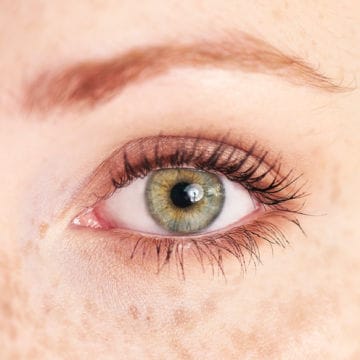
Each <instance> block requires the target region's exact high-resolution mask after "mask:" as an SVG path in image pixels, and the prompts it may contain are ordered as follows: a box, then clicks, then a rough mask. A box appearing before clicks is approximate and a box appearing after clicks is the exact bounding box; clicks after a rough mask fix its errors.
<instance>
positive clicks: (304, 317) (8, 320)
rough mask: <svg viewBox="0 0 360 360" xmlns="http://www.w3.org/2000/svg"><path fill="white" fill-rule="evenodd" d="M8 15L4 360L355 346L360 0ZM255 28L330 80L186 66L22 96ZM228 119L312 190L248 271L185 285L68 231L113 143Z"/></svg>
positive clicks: (9, 8) (193, 275) (126, 4)
mask: <svg viewBox="0 0 360 360" xmlns="http://www.w3.org/2000/svg"><path fill="white" fill-rule="evenodd" d="M0 9H1V11H0V54H1V59H0V70H1V82H0V163H1V169H2V171H1V178H0V204H1V205H0V234H1V235H0V358H1V359H84V358H85V359H103V358H104V359H323V358H326V359H354V360H355V359H359V358H360V345H359V344H360V341H359V339H360V306H359V304H360V281H359V279H360V276H359V275H360V229H359V225H358V224H359V221H358V217H359V209H358V204H359V203H360V192H359V190H358V187H359V185H358V184H359V180H358V171H359V169H360V157H359V153H360V136H359V134H360V121H359V118H360V91H359V90H358V88H357V83H358V79H359V77H360V65H359V59H360V4H359V2H357V1H354V0H347V1H341V2H339V1H334V0H327V1H322V0H317V1H301V2H300V1H283V0H274V1H251V2H249V1H242V0H237V1H232V0H226V1H223V0H222V1H220V0H210V1H200V0H199V1H198V0H186V1H175V0H171V1H169V0H167V1H164V0H152V1H147V2H140V1H139V2H135V1H130V0H122V1H112V0H104V1H100V0H91V1H90V0H89V1H86V0H79V1H76V2H69V1H51V2H49V1H42V0H27V1H21V0H11V1H10V0H5V1H2V2H1V5H0ZM244 33H246V34H249V35H250V36H254V37H256V38H257V39H261V40H262V41H266V42H267V43H270V44H271V46H273V47H275V48H276V49H279V50H280V51H281V52H282V53H284V54H288V55H289V56H291V57H296V58H297V59H300V58H301V59H303V60H304V61H306V63H307V64H311V67H312V68H314V69H315V70H316V71H317V73H318V74H322V75H323V76H324V77H325V76H326V79H328V80H329V81H331V83H332V84H333V85H334V86H333V87H332V86H327V87H326V86H325V88H321V84H323V83H321V81H320V83H319V86H315V87H314V86H308V84H307V83H308V81H306V80H309V79H308V78H306V79H305V80H304V77H302V81H293V79H292V80H291V79H288V77H289V76H290V75H291V74H290V73H286V72H284V73H281V76H278V75H276V74H275V76H273V75H274V74H270V73H267V74H264V73H263V71H254V69H251V71H250V70H249V69H246V68H244V66H242V68H236V69H235V68H234V67H233V66H222V65H221V66H220V65H219V64H218V63H215V64H212V65H207V66H195V67H194V66H191V65H190V64H188V63H186V61H185V64H184V61H183V64H182V65H183V66H178V67H174V68H172V69H171V70H170V69H167V68H166V71H163V70H164V69H163V68H161V71H159V74H157V76H151V77H150V76H144V78H141V81H135V82H134V83H131V84H128V86H127V87H126V89H123V90H122V91H121V93H116V94H114V96H112V97H111V99H107V100H109V101H104V102H102V103H101V104H97V105H96V106H95V105H94V104H90V106H89V104H85V105H84V104H83V103H82V104H75V105H74V104H72V103H71V102H70V101H68V103H66V101H65V103H64V104H61V105H60V106H55V107H53V108H50V106H52V104H53V100H51V101H50V102H49V101H47V102H43V103H41V104H40V105H41V106H38V108H35V107H34V106H33V102H32V101H30V102H29V101H28V100H29V98H31V96H30V95H31V94H29V89H30V91H32V92H35V90H36V87H35V88H31V85H32V84H33V81H34V79H38V76H39V75H41V74H42V73H43V72H44V71H45V72H46V71H49V72H50V73H51V72H52V71H55V72H56V71H57V69H62V68H64V67H65V68H68V67H69V66H70V68H71V66H73V65H76V64H79V63H82V62H83V61H92V60H101V61H106V60H107V59H109V58H112V57H114V56H115V55H116V56H118V55H119V54H120V55H121V54H124V53H127V52H129V51H130V50H131V49H133V48H146V47H149V46H158V45H162V44H176V43H179V42H181V43H182V44H188V43H199V42H201V41H204V40H206V41H217V42H218V41H219V39H224V38H227V37H229V36H230V37H231V38H232V39H238V38H239V37H238V35H234V34H244ZM240 37H241V36H240ZM322 78H323V77H321V79H322ZM40 80H41V79H40ZM40 82H41V81H40ZM39 86H40V85H39ZM45 92H46V91H45ZM37 95H38V94H37ZM40 95H42V96H44V93H43V94H40ZM35 99H36V96H35ZM32 100H34V97H33V98H32ZM29 104H30V106H29ZM44 104H45V105H44ZM229 130H230V140H231V141H232V142H233V143H234V142H235V141H236V139H238V138H240V137H241V138H242V139H245V141H249V142H255V141H256V142H258V143H259V144H261V146H262V147H264V148H266V149H268V150H269V151H271V153H272V155H274V156H276V155H278V154H281V158H282V161H283V163H284V165H285V166H286V167H287V168H290V169H291V168H294V169H296V171H297V172H298V173H303V174H304V175H303V177H304V179H305V180H306V181H307V184H306V190H307V192H308V193H309V194H310V195H309V196H308V198H307V203H306V207H305V210H306V212H307V213H308V214H311V215H310V216H303V217H301V218H300V221H301V224H302V227H303V229H304V231H305V232H306V237H305V236H304V235H303V234H302V233H301V232H300V231H298V229H296V228H295V227H291V226H287V227H285V229H284V232H286V235H287V238H288V240H289V242H290V245H289V246H287V247H286V248H285V249H283V248H280V247H274V249H273V252H272V250H271V248H270V247H269V246H267V245H266V244H263V245H264V246H260V252H261V260H262V264H258V265H257V266H256V267H254V266H253V265H250V266H249V267H248V269H247V272H246V274H244V275H243V274H242V273H241V271H239V265H238V263H237V262H236V261H233V260H231V259H225V260H224V263H225V267H226V280H225V279H224V278H223V277H222V276H218V275H217V274H216V273H215V275H212V274H211V271H207V272H205V273H203V272H201V271H197V270H192V269H191V265H190V266H189V267H190V269H189V275H188V276H187V278H186V279H185V280H184V279H182V278H179V277H178V276H177V274H176V272H174V271H171V270H169V271H165V272H162V273H160V274H155V273H154V272H150V271H149V272H148V271H144V269H142V268H141V266H140V265H139V264H138V265H133V264H130V263H128V262H126V261H122V259H121V258H119V257H117V255H116V254H115V253H112V252H111V251H109V249H107V250H106V249H104V247H103V246H102V245H101V244H102V241H101V239H100V236H99V235H97V234H96V233H95V232H92V231H91V230H89V231H87V232H86V235H84V232H82V231H75V230H74V229H73V228H71V227H68V226H67V225H68V224H69V223H70V222H71V219H72V218H71V216H70V214H72V215H76V214H74V213H72V212H71V209H75V208H77V207H79V206H81V204H80V205H79V204H77V203H75V200H74V194H76V193H77V192H79V191H81V189H82V187H83V186H84V184H85V183H86V181H87V179H88V177H89V176H90V174H91V173H92V172H93V171H94V170H95V169H96V167H97V166H98V165H99V164H100V163H101V162H102V161H104V160H105V159H106V158H108V156H109V155H110V154H111V153H112V151H114V150H115V149H117V148H118V147H119V146H122V145H124V144H125V143H126V142H128V141H131V140H134V139H136V138H139V137H145V136H156V135H158V134H159V133H168V134H173V135H183V134H185V133H186V134H193V135H202V136H213V135H214V134H224V135H226V134H229ZM68 209H70V210H69V211H68ZM65 210H66V211H65ZM134 211H136V209H134ZM101 236H103V237H104V238H105V237H106V235H101ZM85 240H86V241H85ZM105 240H106V239H104V241H105Z"/></svg>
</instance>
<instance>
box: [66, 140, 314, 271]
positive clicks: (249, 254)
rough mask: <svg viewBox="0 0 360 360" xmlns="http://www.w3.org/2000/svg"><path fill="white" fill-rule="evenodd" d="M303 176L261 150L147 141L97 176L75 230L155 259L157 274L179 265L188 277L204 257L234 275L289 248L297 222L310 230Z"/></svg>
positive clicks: (118, 154) (114, 158)
mask: <svg viewBox="0 0 360 360" xmlns="http://www.w3.org/2000/svg"><path fill="white" fill-rule="evenodd" d="M295 174H296V171H294V170H293V169H290V170H288V171H284V170H283V166H282V164H281V163H280V160H279V158H271V156H270V155H269V153H268V151H266V150H264V149H262V148H261V147H260V146H258V145H256V144H255V145H252V146H247V147H245V148H242V147H240V146H239V141H237V142H236V145H232V144H229V143H227V142H225V141H224V140H223V139H221V140H211V139H203V138H199V137H177V136H155V137H148V138H142V139H139V140H134V141H131V142H129V143H127V144H126V145H124V146H122V147H120V148H119V149H118V150H116V151H115V152H113V153H112V154H111V155H110V156H109V158H108V159H106V160H105V161H104V162H103V163H101V164H100V166H99V167H98V168H97V169H96V170H95V172H94V173H93V174H92V175H91V176H90V180H89V182H88V184H87V185H86V186H85V188H84V189H83V191H82V192H80V193H79V195H78V199H77V203H79V204H80V205H81V208H82V210H80V209H78V210H77V211H74V214H73V215H74V216H73V217H72V219H73V220H72V222H71V225H72V228H73V227H74V226H75V229H78V230H81V229H84V228H85V229H87V230H88V231H90V232H92V237H95V238H96V237H97V238H98V241H99V242H100V243H101V244H107V245H104V246H106V248H109V249H110V250H109V251H111V252H112V253H116V254H121V259H130V260H132V261H134V262H137V261H140V262H141V264H142V263H143V262H144V261H148V264H147V265H149V266H151V265H155V268H156V269H157V270H156V271H157V272H159V271H160V270H161V269H162V268H163V267H164V265H165V264H171V263H172V262H175V263H176V268H177V269H180V273H181V274H182V277H185V264H186V263H189V264H192V263H193V261H195V260H196V261H198V262H200V264H201V268H203V269H204V268H205V265H204V262H206V261H207V262H208V264H210V266H211V267H212V268H213V266H214V264H216V265H217V266H218V267H219V268H220V271H221V273H222V274H224V261H225V259H226V258H227V257H228V256H234V257H235V258H236V259H238V260H239V263H240V265H241V268H242V269H243V270H244V269H245V267H246V266H247V265H248V264H249V263H250V261H251V260H253V261H254V262H255V263H256V262H258V261H259V259H260V251H261V246H262V245H263V244H264V243H268V244H270V245H271V246H274V245H279V246H282V247H284V246H285V245H286V244H287V242H288V240H287V238H286V236H285V234H286V230H287V227H288V226H289V224H293V225H296V227H298V228H300V229H301V225H300V222H299V220H298V216H299V215H302V214H303V207H304V200H303V199H304V197H305V196H306V195H307V194H306V193H304V192H303V190H302V188H303V183H299V182H300V180H301V175H299V176H297V175H295ZM75 210H76V209H75ZM137 255H139V256H137ZM206 259H207V260H206ZM123 261H127V260H123ZM142 266H143V265H141V267H142ZM146 268H148V267H146Z"/></svg>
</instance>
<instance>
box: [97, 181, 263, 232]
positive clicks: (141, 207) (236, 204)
mask: <svg viewBox="0 0 360 360" xmlns="http://www.w3.org/2000/svg"><path fill="white" fill-rule="evenodd" d="M221 179H222V182H223V186H224V190H225V201H224V205H223V208H222V210H221V212H220V214H219V216H218V217H217V218H216V219H215V221H214V222H213V223H212V224H211V225H210V226H209V227H208V228H207V229H204V230H203V231H202V232H209V231H215V230H219V229H221V228H225V227H227V226H229V225H231V224H233V223H237V222H239V221H241V219H243V218H245V217H247V216H248V215H250V214H251V213H252V212H254V211H255V210H256V208H257V206H256V204H255V202H254V200H253V199H252V197H251V196H250V194H249V192H248V191H247V190H246V189H245V188H244V187H242V186H241V185H239V184H236V183H234V182H231V181H229V180H228V179H226V178H225V177H221ZM147 180H148V177H145V178H144V179H137V180H135V181H134V182H132V183H131V184H130V185H129V186H127V187H125V188H122V189H119V190H117V191H116V192H115V193H114V194H113V195H112V196H111V197H110V198H109V199H107V200H105V201H104V204H103V205H102V207H101V213H102V216H103V217H104V218H105V219H106V220H108V221H111V222H112V223H114V224H116V226H118V227H123V228H128V229H132V230H137V231H139V232H143V233H153V234H159V235H165V234H168V232H167V231H166V230H165V229H163V228H162V227H161V226H160V225H158V224H157V223H156V222H155V220H154V219H153V218H152V216H151V215H150V213H149V211H148V209H147V206H146V200H145V189H146V182H147Z"/></svg>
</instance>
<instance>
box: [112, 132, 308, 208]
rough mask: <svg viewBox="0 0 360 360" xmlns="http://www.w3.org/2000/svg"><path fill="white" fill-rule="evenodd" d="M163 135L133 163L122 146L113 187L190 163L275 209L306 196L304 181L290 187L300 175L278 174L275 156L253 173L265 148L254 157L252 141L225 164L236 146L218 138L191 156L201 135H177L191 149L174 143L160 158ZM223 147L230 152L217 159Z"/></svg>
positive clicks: (292, 171)
mask: <svg viewBox="0 0 360 360" xmlns="http://www.w3.org/2000/svg"><path fill="white" fill-rule="evenodd" d="M164 138H165V139H168V138H170V137H169V136H166V137H162V136H160V137H157V138H155V144H154V156H153V158H152V159H149V158H148V155H147V154H146V152H145V151H142V152H141V154H140V155H141V156H140V158H141V161H140V162H139V163H137V164H132V162H131V161H130V160H129V157H128V154H127V151H128V150H127V148H126V147H125V148H124V150H123V164H124V170H125V171H124V173H122V174H117V175H115V176H114V175H112V183H113V185H114V187H115V188H121V187H123V186H126V185H127V184H129V183H130V182H131V181H133V180H134V179H136V178H139V177H140V178H142V177H144V176H146V175H147V174H148V173H149V172H151V171H152V170H155V169H159V168H164V167H180V166H184V165H191V166H192V167H195V168H198V169H201V170H206V171H212V172H216V173H220V174H222V175H224V176H226V177H227V178H228V179H229V180H231V181H234V182H237V183H240V184H241V185H243V186H244V187H245V188H246V189H247V190H249V191H250V192H251V193H252V194H253V195H254V196H255V197H256V198H257V199H258V200H259V201H261V203H263V204H264V205H268V206H273V207H277V208H278V209H281V210H284V211H285V210H286V208H285V207H284V206H283V205H282V204H283V203H286V202H289V201H292V200H296V199H299V198H304V197H306V196H307V195H308V194H307V193H306V192H305V191H303V188H304V185H305V183H302V184H300V185H299V186H297V187H295V186H293V185H294V184H295V183H297V182H299V181H300V180H301V178H302V176H303V175H302V174H300V175H297V176H295V175H293V174H294V170H290V171H288V172H287V173H286V174H285V175H281V174H280V170H281V162H280V160H279V158H277V159H275V160H273V162H272V163H271V164H269V165H268V166H267V168H266V169H264V171H263V172H261V173H260V174H257V171H258V170H259V169H260V168H261V166H262V165H263V164H264V163H265V161H266V158H267V157H268V152H267V151H263V152H262V153H260V154H257V156H256V157H255V156H254V154H255V153H258V152H259V151H258V149H257V143H254V144H253V145H252V146H251V147H250V148H249V150H247V151H245V152H244V156H243V158H242V159H239V160H238V161H236V162H235V163H233V164H231V165H229V163H231V162H232V161H234V159H232V157H233V156H234V154H235V153H236V151H237V150H239V149H237V148H236V147H234V146H230V145H228V144H226V143H225V142H223V139H222V140H221V141H220V140H216V141H213V142H214V143H216V145H217V146H216V147H215V148H214V150H213V152H211V153H209V154H207V156H197V157H195V156H194V154H195V153H196V151H197V148H198V147H199V146H201V141H207V140H206V139H202V138H178V140H177V141H179V144H180V145H181V144H184V142H185V141H188V140H189V139H192V140H193V147H192V150H191V151H185V150H182V149H180V147H179V146H178V147H177V148H176V149H175V151H174V153H173V154H171V156H168V157H167V159H164V158H163V157H162V156H161V153H160V151H159V143H160V141H161V140H162V139H164ZM174 138H175V137H174ZM144 140H148V138H145V139H144ZM140 144H141V142H140ZM140 147H141V146H140ZM225 147H228V148H231V152H230V153H229V156H228V157H227V158H226V159H224V161H222V162H219V159H220V157H221V155H222V152H223V150H224V148H225ZM202 155H203V154H202ZM251 158H252V159H255V162H254V163H253V164H252V165H250V166H248V167H247V166H246V164H247V162H248V160H249V159H251ZM271 172H274V174H275V175H274V177H273V180H272V181H271V182H270V183H268V184H266V186H262V185H261V181H262V180H264V179H265V178H266V176H268V175H269V174H270V173H271ZM290 188H291V189H290ZM287 189H289V191H288V192H287V191H286V190H287ZM302 206H303V205H301V207H302ZM301 207H299V208H297V209H296V211H297V212H300V210H301Z"/></svg>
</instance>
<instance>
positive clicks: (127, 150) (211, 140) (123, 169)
mask: <svg viewBox="0 0 360 360" xmlns="http://www.w3.org/2000/svg"><path fill="white" fill-rule="evenodd" d="M240 143H241V144H243V145H242V146H243V147H241V148H240V147H239V146H238V145H237V144H236V142H234V141H232V140H231V139H229V135H228V134H226V135H225V136H222V137H219V136H217V137H203V136H200V135H197V136H194V135H192V136H186V135H182V136H175V135H158V136H149V137H145V138H139V139H136V140H132V141H130V142H128V143H126V144H125V145H123V146H121V147H120V148H119V149H117V150H115V151H114V152H113V153H112V154H111V155H110V156H109V157H108V158H107V159H106V160H105V161H103V162H102V163H101V164H100V166H98V167H97V169H96V170H95V171H94V173H93V174H92V175H91V176H90V180H89V181H88V186H85V188H87V190H86V195H84V196H82V197H81V201H80V203H81V204H82V206H84V207H90V206H93V205H94V203H96V202H97V201H99V200H100V199H105V198H107V197H109V196H111V194H112V193H113V192H114V191H115V190H116V187H121V186H124V185H126V184H128V183H129V182H131V181H132V179H135V178H136V177H138V176H145V175H146V174H147V173H148V172H149V171H151V170H154V169H155V167H156V166H158V167H162V166H164V164H161V161H162V157H164V152H166V151H168V152H171V151H169V150H171V149H172V150H173V152H172V155H174V153H176V150H177V153H178V155H179V156H178V159H180V160H181V159H182V160H184V161H187V162H190V158H191V157H193V155H194V153H195V152H196V151H197V153H196V155H199V154H200V153H201V152H203V154H204V153H207V154H209V153H210V154H213V152H212V153H211V151H213V150H214V149H216V148H217V149H222V151H221V153H222V161H224V160H228V161H233V163H234V164H238V163H239V157H240V156H241V157H243V156H244V155H245V154H246V153H248V155H249V156H248V161H249V164H251V162H252V163H256V161H258V160H259V159H261V158H262V157H263V159H262V167H263V172H262V175H263V176H265V175H264V173H265V172H268V173H269V174H270V173H271V172H272V173H273V174H272V175H271V179H276V178H277V179H283V180H284V181H283V182H285V183H286V182H288V183H290V181H288V179H285V177H286V175H287V174H289V172H288V173H282V174H280V173H279V171H280V168H281V163H280V162H279V156H278V155H274V154H269V152H267V151H266V150H264V149H263V148H262V147H261V146H259V144H258V143H256V142H255V143H254V142H253V143H251V145H250V142H249V140H248V141H242V142H240ZM190 145H191V146H190ZM181 146H187V149H188V153H187V156H185V155H184V153H185V152H182V155H181V151H180V150H181ZM199 149H201V151H200V150H199ZM224 149H225V150H226V151H225V150H224ZM223 150H224V151H225V153H224V151H223ZM264 154H266V155H267V156H268V158H266V156H264ZM265 158H266V159H265ZM150 162H152V164H150ZM144 164H145V166H144ZM184 165H186V164H185V163H184ZM197 165H198V164H196V159H194V158H193V159H191V166H193V167H196V166H197ZM135 166H136V167H137V169H140V171H138V173H137V172H136V169H134V167H135ZM166 166H167V167H174V166H179V163H177V159H176V158H173V163H172V164H166ZM146 167H147V169H146ZM203 169H204V170H212V171H215V170H216V169H209V168H203ZM219 170H220V173H221V172H222V171H224V169H220V167H219ZM224 175H225V176H228V178H229V179H230V180H235V179H234V175H233V176H232V178H231V176H229V174H224ZM269 177H270V175H269ZM236 180H237V181H238V182H239V180H238V179H236ZM285 180H286V181H285ZM114 181H116V183H114ZM277 181H278V180H277ZM290 185H291V184H290ZM298 188H299V186H297V187H294V190H293V192H292V193H290V190H289V191H288V193H289V196H288V197H289V199H292V198H294V199H296V198H298V197H301V196H303V195H304V193H296V192H297V191H298ZM283 190H284V189H282V191H281V192H280V193H279V194H276V196H275V195H274V196H273V197H274V198H279V199H280V198H281V196H283V197H284V194H283V193H284V191H283ZM89 194H90V195H94V196H89ZM294 194H295V195H294ZM258 196H262V194H261V191H259V194H258ZM270 199H271V197H270ZM270 199H268V200H269V203H270V202H271V201H270ZM286 199H287V198H284V199H283V201H285V200H286Z"/></svg>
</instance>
